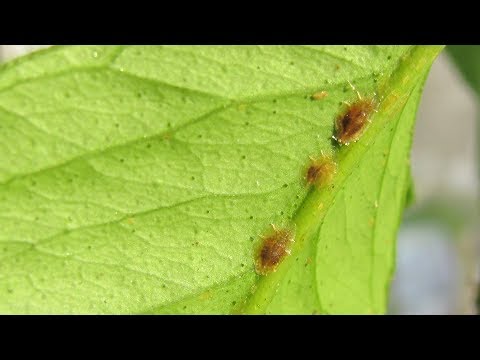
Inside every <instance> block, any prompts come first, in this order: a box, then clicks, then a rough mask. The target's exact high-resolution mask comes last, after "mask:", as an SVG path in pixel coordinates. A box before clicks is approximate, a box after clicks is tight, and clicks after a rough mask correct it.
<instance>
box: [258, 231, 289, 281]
mask: <svg viewBox="0 0 480 360" xmlns="http://www.w3.org/2000/svg"><path fill="white" fill-rule="evenodd" d="M272 228H273V233H271V234H270V235H268V236H266V237H262V242H261V244H260V246H259V247H258V250H257V254H256V263H255V270H256V271H257V273H258V274H260V275H267V274H269V273H271V272H272V271H276V270H277V266H278V265H279V264H280V263H281V262H282V260H283V259H284V258H285V257H286V256H287V255H289V254H290V246H291V244H292V242H294V231H293V230H291V229H287V228H282V229H277V228H276V227H275V226H274V225H273V224H272Z"/></svg>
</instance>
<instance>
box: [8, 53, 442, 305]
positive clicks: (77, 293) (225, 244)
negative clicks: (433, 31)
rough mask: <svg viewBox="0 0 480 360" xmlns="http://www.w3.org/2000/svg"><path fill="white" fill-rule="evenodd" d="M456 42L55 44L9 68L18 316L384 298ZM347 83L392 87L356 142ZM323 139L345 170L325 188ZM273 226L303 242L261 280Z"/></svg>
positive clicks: (13, 300)
mask: <svg viewBox="0 0 480 360" xmlns="http://www.w3.org/2000/svg"><path fill="white" fill-rule="evenodd" d="M440 50H441V47H400V46H379V47H372V46H365V47H363V46H353V47H352V46H351V47H340V46H324V47H313V46H312V47H307V46H285V47H281V46H274V47H272V46H267V47H263V46H229V47H190V46H179V47H172V46H166V47H157V46H147V47H140V46H132V47H112V46H107V47H101V46H100V47H98V46H97V47H87V46H80V47H53V48H50V49H47V50H44V51H40V52H37V53H34V54H32V55H30V56H27V57H24V58H21V59H19V60H17V61H13V62H11V63H8V64H6V65H4V66H2V67H0V136H1V137H2V138H1V141H0V246H1V247H0V312H2V313H231V312H242V313H243V312H246V313H257V312H259V313H264V312H266V313H352V312H355V313H382V312H384V311H385V309H386V289H387V287H388V284H389V281H390V276H391V273H392V271H393V267H394V249H395V233H396V228H397V226H398V222H399V219H400V216H401V213H402V210H403V205H404V203H405V199H406V195H407V189H408V184H409V175H408V174H409V173H408V171H409V164H408V159H409V149H410V142H411V136H412V129H413V123H414V118H415V111H416V107H417V105H418V101H419V99H420V94H421V87H422V85H423V81H424V79H425V77H426V74H427V72H428V69H429V67H430V65H431V63H432V62H433V60H434V58H435V56H436V55H437V54H438V52H439V51H440ZM348 81H350V82H352V83H354V84H355V86H356V88H357V89H358V91H359V92H360V93H361V94H364V95H371V94H373V92H376V93H377V94H378V95H379V96H380V97H381V98H382V99H383V100H382V101H381V103H380V107H379V111H378V113H376V114H374V115H373V116H372V118H371V120H372V124H371V125H370V126H369V128H368V129H367V131H366V132H365V134H364V135H363V136H362V138H361V139H360V141H358V142H357V143H352V144H351V145H350V146H342V147H338V146H337V145H336V144H335V143H334V142H333V141H332V139H331V136H332V130H333V124H334V120H335V118H336V117H337V116H338V115H339V113H340V111H341V109H342V105H341V102H342V101H350V102H352V101H355V99H356V97H357V95H356V94H355V92H353V91H352V90H351V89H350V87H349V85H348ZM321 91H325V92H326V93H328V95H327V96H326V97H324V98H322V99H319V100H312V98H311V96H312V95H313V94H315V93H317V92H321ZM321 151H331V152H333V153H334V154H336V158H337V162H338V173H337V174H336V175H335V178H334V181H333V183H332V185H331V187H330V186H329V187H328V188H326V187H322V188H310V187H308V186H306V184H305V180H304V175H305V168H306V166H308V163H309V156H318V155H319V154H320V152H321ZM269 224H276V225H277V226H282V225H288V226H292V227H294V228H295V234H296V237H295V240H296V241H295V243H294V245H293V247H292V254H291V255H290V256H288V257H287V258H286V259H285V260H284V261H283V262H282V263H281V264H280V265H279V268H278V270H277V271H276V272H273V273H271V274H269V275H267V276H261V275H257V274H256V273H255V270H254V263H255V248H256V246H258V245H257V244H258V243H259V241H261V238H260V236H261V235H262V234H265V232H266V231H268V228H269V226H270V225H269Z"/></svg>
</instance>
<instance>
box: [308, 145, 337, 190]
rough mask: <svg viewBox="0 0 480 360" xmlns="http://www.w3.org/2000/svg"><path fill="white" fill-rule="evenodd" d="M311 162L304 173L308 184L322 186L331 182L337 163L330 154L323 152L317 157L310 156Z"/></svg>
mask: <svg viewBox="0 0 480 360" xmlns="http://www.w3.org/2000/svg"><path fill="white" fill-rule="evenodd" d="M310 160H311V163H310V166H309V167H308V169H307V172H306V174H305V180H306V181H307V184H309V185H313V184H315V185H318V186H323V185H326V184H329V183H331V182H332V179H333V176H334V175H335V174H336V172H337V163H336V162H335V160H334V159H333V156H332V155H330V154H324V153H323V151H322V156H321V157H320V158H318V159H315V158H312V157H310Z"/></svg>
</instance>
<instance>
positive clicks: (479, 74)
mask: <svg viewBox="0 0 480 360" xmlns="http://www.w3.org/2000/svg"><path fill="white" fill-rule="evenodd" d="M447 52H448V54H449V55H450V57H451V58H452V59H453V60H454V61H455V63H456V64H457V66H458V69H459V70H460V72H461V73H462V75H463V76H464V78H465V80H466V81H467V82H468V84H469V85H470V86H471V87H472V89H473V90H474V91H475V92H476V94H477V96H479V95H480V65H479V64H480V46H478V45H449V46H447Z"/></svg>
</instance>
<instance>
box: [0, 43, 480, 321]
mask: <svg viewBox="0 0 480 360" xmlns="http://www.w3.org/2000/svg"><path fill="white" fill-rule="evenodd" d="M44 47H47V46H46V45H0V62H5V61H8V60H11V59H13V58H15V57H17V56H21V55H24V54H26V53H29V52H31V51H35V50H38V49H40V48H44ZM479 99H480V46H447V47H446V50H445V51H444V52H443V53H442V54H441V55H440V56H439V58H438V59H437V60H436V62H435V63H434V65H433V66H432V69H431V72H430V75H429V78H428V80H427V83H426V85H425V89H424V94H423V97H422V102H421V104H420V108H419V112H418V117H417V125H416V131H415V134H414V142H413V148H412V159H411V165H412V178H413V188H412V191H411V192H410V194H409V197H410V198H411V200H412V201H410V202H409V207H408V208H407V209H406V211H405V214H404V219H403V223H402V225H401V227H400V229H399V235H398V242H397V269H396V273H395V276H394V279H393V282H392V284H391V288H390V304H389V313H391V314H475V313H478V311H479V308H480V304H479V299H480V293H479V290H478V289H479V286H478V285H479V279H480V246H479V237H478V233H479V230H480V229H479V226H478V195H479V192H478V189H479V186H478V174H479V171H478V169H479V168H478V165H477V164H478V155H479V154H480V146H479V145H478V133H479V131H478V129H479V127H478V122H479V111H478V109H479Z"/></svg>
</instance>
